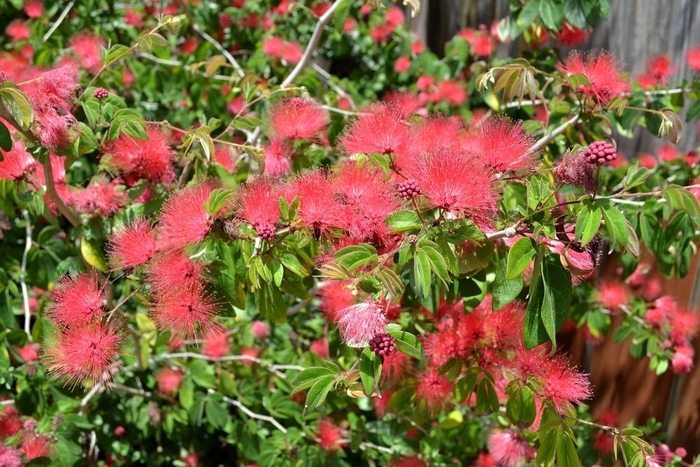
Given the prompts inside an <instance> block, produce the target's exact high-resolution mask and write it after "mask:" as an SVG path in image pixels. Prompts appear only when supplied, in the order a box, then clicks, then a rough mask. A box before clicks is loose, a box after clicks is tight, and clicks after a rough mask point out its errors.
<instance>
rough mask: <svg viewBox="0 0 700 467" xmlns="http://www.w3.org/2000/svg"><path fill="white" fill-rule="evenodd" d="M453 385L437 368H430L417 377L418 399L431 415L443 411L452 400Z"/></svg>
mask: <svg viewBox="0 0 700 467" xmlns="http://www.w3.org/2000/svg"><path fill="white" fill-rule="evenodd" d="M452 388H453V384H452V383H450V381H449V380H448V379H447V376H445V375H441V374H440V372H439V371H438V369H437V368H435V367H430V368H426V369H424V370H422V371H420V372H419V373H418V374H417V375H416V399H417V400H418V402H420V403H421V404H422V405H423V407H425V409H426V410H427V411H428V412H430V413H435V412H436V411H439V410H441V409H443V408H444V407H445V406H446V405H447V404H448V403H449V401H450V400H451V398H452Z"/></svg>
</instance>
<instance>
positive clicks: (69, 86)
mask: <svg viewBox="0 0 700 467" xmlns="http://www.w3.org/2000/svg"><path fill="white" fill-rule="evenodd" d="M79 88H80V84H79V83H78V70H77V68H76V67H75V66H74V65H65V66H62V67H60V68H56V69H53V70H49V71H47V72H44V73H42V74H41V75H40V76H39V77H38V78H36V79H34V80H32V81H30V82H29V83H27V84H26V85H24V86H22V90H23V91H24V92H25V93H26V94H27V97H29V99H30V100H31V101H32V103H33V104H34V108H35V110H37V107H38V108H39V109H38V110H39V111H40V110H41V109H43V108H47V107H48V108H55V109H59V110H61V111H62V113H69V112H70V109H71V101H72V100H73V98H74V97H75V92H76V91H77V90H78V89H79Z"/></svg>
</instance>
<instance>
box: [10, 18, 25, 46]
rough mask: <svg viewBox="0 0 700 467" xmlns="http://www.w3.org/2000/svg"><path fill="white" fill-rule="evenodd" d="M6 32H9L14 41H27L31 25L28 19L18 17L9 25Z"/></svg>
mask: <svg viewBox="0 0 700 467" xmlns="http://www.w3.org/2000/svg"><path fill="white" fill-rule="evenodd" d="M5 34H7V36H8V37H9V38H10V39H12V41H13V42H18V41H25V40H27V39H29V25H28V24H27V23H26V21H22V20H21V19H16V20H14V21H12V22H10V24H8V25H7V27H6V28H5Z"/></svg>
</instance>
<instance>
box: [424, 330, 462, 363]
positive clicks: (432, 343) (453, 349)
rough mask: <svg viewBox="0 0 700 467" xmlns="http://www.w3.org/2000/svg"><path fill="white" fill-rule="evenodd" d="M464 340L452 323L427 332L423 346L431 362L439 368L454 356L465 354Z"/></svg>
mask: <svg viewBox="0 0 700 467" xmlns="http://www.w3.org/2000/svg"><path fill="white" fill-rule="evenodd" d="M462 342H463V341H462V339H461V338H460V336H459V334H458V333H457V329H456V327H455V326H452V325H450V326H445V327H443V328H441V329H440V330H439V331H438V332H435V333H432V334H427V335H426V336H425V337H424V340H423V348H424V349H425V355H426V356H428V358H429V359H430V363H431V364H432V365H434V366H436V367H438V368H439V367H441V366H443V365H444V364H446V363H447V362H449V361H450V360H452V359H453V358H458V357H460V356H463V355H462V348H463V347H462V345H461V344H462ZM470 343H471V341H470Z"/></svg>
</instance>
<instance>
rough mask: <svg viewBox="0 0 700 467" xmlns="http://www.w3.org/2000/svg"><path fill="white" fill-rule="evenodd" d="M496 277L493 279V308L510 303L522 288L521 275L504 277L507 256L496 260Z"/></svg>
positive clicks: (498, 308)
mask: <svg viewBox="0 0 700 467" xmlns="http://www.w3.org/2000/svg"><path fill="white" fill-rule="evenodd" d="M495 268H496V277H495V278H494V280H493V309H494V311H496V310H500V309H501V308H503V307H504V306H506V305H508V304H509V303H511V302H512V301H513V300H515V299H516V298H517V296H518V295H520V292H521V291H522V290H523V276H522V275H518V276H517V277H515V278H514V279H507V278H506V268H507V258H506V257H505V256H504V257H500V256H499V258H498V260H497V261H496V265H495Z"/></svg>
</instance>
